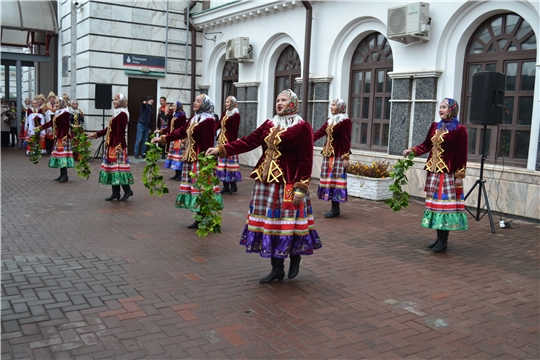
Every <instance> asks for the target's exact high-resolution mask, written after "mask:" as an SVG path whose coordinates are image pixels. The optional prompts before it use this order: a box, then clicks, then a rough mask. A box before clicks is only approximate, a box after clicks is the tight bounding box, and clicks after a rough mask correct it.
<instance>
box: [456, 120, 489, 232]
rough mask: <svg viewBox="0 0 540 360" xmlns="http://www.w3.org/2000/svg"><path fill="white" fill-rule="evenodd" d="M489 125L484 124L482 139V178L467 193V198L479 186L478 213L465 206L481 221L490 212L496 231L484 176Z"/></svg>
mask: <svg viewBox="0 0 540 360" xmlns="http://www.w3.org/2000/svg"><path fill="white" fill-rule="evenodd" d="M486 127H487V125H486V124H484V135H483V140H482V158H481V160H480V179H478V180H476V182H475V183H474V186H473V187H472V188H471V189H470V190H469V192H468V193H467V195H465V199H464V200H467V198H468V197H469V195H470V194H471V193H472V192H473V191H474V188H476V187H477V186H478V201H477V203H476V215H475V214H473V213H472V212H471V210H469V208H467V207H465V209H466V210H467V211H468V212H469V214H471V216H472V217H473V218H474V219H475V220H476V221H480V219H482V218H483V217H484V216H485V215H486V214H488V217H489V223H490V225H491V232H492V233H495V226H494V225H493V217H492V216H491V208H490V207H489V199H488V195H487V191H486V180H485V179H484V178H483V176H484V162H485V160H486V156H485V155H484V154H485V147H486V134H487V129H486ZM482 194H484V201H485V203H486V211H485V212H484V213H483V214H480V213H481V211H482V207H481V206H480V202H481V201H482Z"/></svg>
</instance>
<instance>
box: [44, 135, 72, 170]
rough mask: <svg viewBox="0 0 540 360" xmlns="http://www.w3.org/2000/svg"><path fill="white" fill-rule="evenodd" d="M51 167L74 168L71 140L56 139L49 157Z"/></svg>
mask: <svg viewBox="0 0 540 360" xmlns="http://www.w3.org/2000/svg"><path fill="white" fill-rule="evenodd" d="M49 167H50V168H54V169H61V168H73V167H75V161H74V160H73V151H71V140H69V139H66V140H62V139H55V140H54V147H53V150H52V153H51V158H50V159H49Z"/></svg>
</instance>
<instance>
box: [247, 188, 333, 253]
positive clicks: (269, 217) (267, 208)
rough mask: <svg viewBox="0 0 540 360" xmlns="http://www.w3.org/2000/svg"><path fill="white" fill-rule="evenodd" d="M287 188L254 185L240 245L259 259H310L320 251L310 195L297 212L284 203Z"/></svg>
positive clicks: (296, 209) (319, 241)
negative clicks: (294, 257) (298, 256)
mask: <svg viewBox="0 0 540 360" xmlns="http://www.w3.org/2000/svg"><path fill="white" fill-rule="evenodd" d="M286 186H287V185H286V184H275V183H271V184H268V183H263V182H260V181H257V182H255V187H254V189H253V194H252V198H251V202H250V206H249V213H248V217H247V221H246V226H245V227H244V231H243V233H242V237H241V239H240V245H243V246H245V247H246V252H248V253H252V252H255V253H259V254H260V256H261V257H265V258H269V257H278V258H286V257H287V256H288V255H289V254H295V255H296V254H301V255H311V254H313V251H314V250H317V249H320V248H321V247H322V242H321V239H320V237H319V234H318V233H317V231H316V230H315V223H314V219H313V209H312V208H311V200H310V199H309V193H308V194H306V196H305V197H304V201H303V202H302V203H301V204H300V206H299V207H298V208H294V209H293V208H291V205H290V204H288V203H287V201H286V200H285V201H284V196H285V197H286V195H285V194H286V191H285V187H286Z"/></svg>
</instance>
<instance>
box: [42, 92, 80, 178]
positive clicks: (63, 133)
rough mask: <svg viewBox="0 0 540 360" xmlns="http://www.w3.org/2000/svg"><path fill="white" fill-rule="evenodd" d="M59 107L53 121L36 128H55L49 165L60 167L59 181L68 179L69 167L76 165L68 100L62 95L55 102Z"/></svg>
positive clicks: (56, 106)
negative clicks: (67, 105)
mask: <svg viewBox="0 0 540 360" xmlns="http://www.w3.org/2000/svg"><path fill="white" fill-rule="evenodd" d="M54 108H55V109H57V110H56V112H55V113H54V117H53V119H52V120H51V121H49V122H47V123H45V124H43V125H42V126H40V127H37V128H36V131H41V130H46V129H49V128H52V129H53V144H54V145H53V149H52V152H51V158H50V159H49V167H50V168H56V169H58V168H59V169H60V177H58V178H56V179H55V180H57V181H58V182H59V183H64V182H66V181H68V179H69V177H68V173H67V169H68V168H73V167H75V164H74V161H73V152H72V151H71V132H70V128H69V119H70V114H69V110H68V109H67V108H66V102H65V100H64V99H62V98H61V97H57V98H56V100H55V102H54Z"/></svg>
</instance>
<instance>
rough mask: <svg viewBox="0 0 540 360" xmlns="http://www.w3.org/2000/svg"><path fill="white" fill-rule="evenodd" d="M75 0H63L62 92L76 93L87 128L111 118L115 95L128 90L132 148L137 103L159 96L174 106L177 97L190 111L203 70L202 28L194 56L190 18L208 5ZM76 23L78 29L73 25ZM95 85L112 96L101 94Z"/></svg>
mask: <svg viewBox="0 0 540 360" xmlns="http://www.w3.org/2000/svg"><path fill="white" fill-rule="evenodd" d="M74 4H75V3H74V2H72V1H71V0H64V1H61V2H59V5H58V6H59V7H58V19H59V24H60V32H59V35H58V37H59V44H60V46H59V50H58V51H59V54H58V58H59V59H62V60H63V61H58V70H59V71H58V83H59V90H58V91H59V92H60V93H66V94H74V95H72V96H71V98H72V99H73V98H76V99H77V100H78V101H79V107H80V108H81V109H82V110H83V111H84V112H85V119H86V125H85V128H86V129H87V130H89V131H93V130H99V129H101V128H102V126H103V124H106V123H107V121H108V118H109V117H110V116H111V115H112V101H111V99H112V95H114V94H116V93H123V94H124V95H126V96H127V97H128V102H129V105H128V106H129V109H128V110H129V112H130V118H131V122H130V125H129V128H128V144H129V150H130V153H131V152H132V149H133V145H134V142H135V136H136V122H137V118H138V116H139V109H140V104H141V103H142V101H144V100H145V99H146V97H147V96H153V97H154V99H156V104H158V103H159V101H158V100H159V98H160V97H162V96H163V97H166V99H167V102H168V103H169V104H170V103H172V102H174V101H178V100H180V101H181V102H182V104H183V106H184V109H185V110H186V111H187V112H188V113H189V111H190V108H191V81H192V80H191V78H192V74H193V73H195V76H200V74H201V71H202V68H201V61H200V59H201V44H202V41H201V40H202V33H197V35H196V39H195V40H196V43H195V44H199V45H196V52H195V54H194V53H193V52H192V44H193V40H194V39H193V37H192V32H190V29H189V27H188V23H187V15H188V13H189V11H201V10H202V8H203V7H202V5H201V4H200V3H194V2H189V1H145V0H142V1H115V2H110V1H99V0H98V1H94V0H92V1H84V0H83V1H80V2H78V3H77V6H75V5H74ZM190 5H192V8H191V9H190V8H189V6H190ZM74 22H76V24H77V26H76V27H73V26H72V23H74ZM73 30H74V31H73ZM74 38H75V39H76V47H74V46H73V44H74V41H73V39H74ZM73 54H76V56H75V57H74V58H75V59H74V60H75V61H74V62H72V59H73ZM193 55H195V56H193ZM193 59H195V68H194V67H192V60H193ZM73 65H74V66H73ZM73 68H76V74H75V77H74V78H72V74H73V73H72V69H73ZM74 85H75V87H76V88H75V89H74V90H73V87H74ZM96 85H98V88H99V91H101V90H105V92H106V93H107V94H98V93H97V92H96ZM99 85H102V86H99ZM103 85H104V86H103ZM109 85H110V89H109V87H108V86H109ZM109 96H111V97H110V98H109ZM100 97H101V98H102V99H105V100H104V101H105V102H106V105H105V106H103V104H100V103H96V99H98V100H99V98H100ZM107 99H108V100H107ZM102 102H103V101H102ZM154 126H155V123H154Z"/></svg>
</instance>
